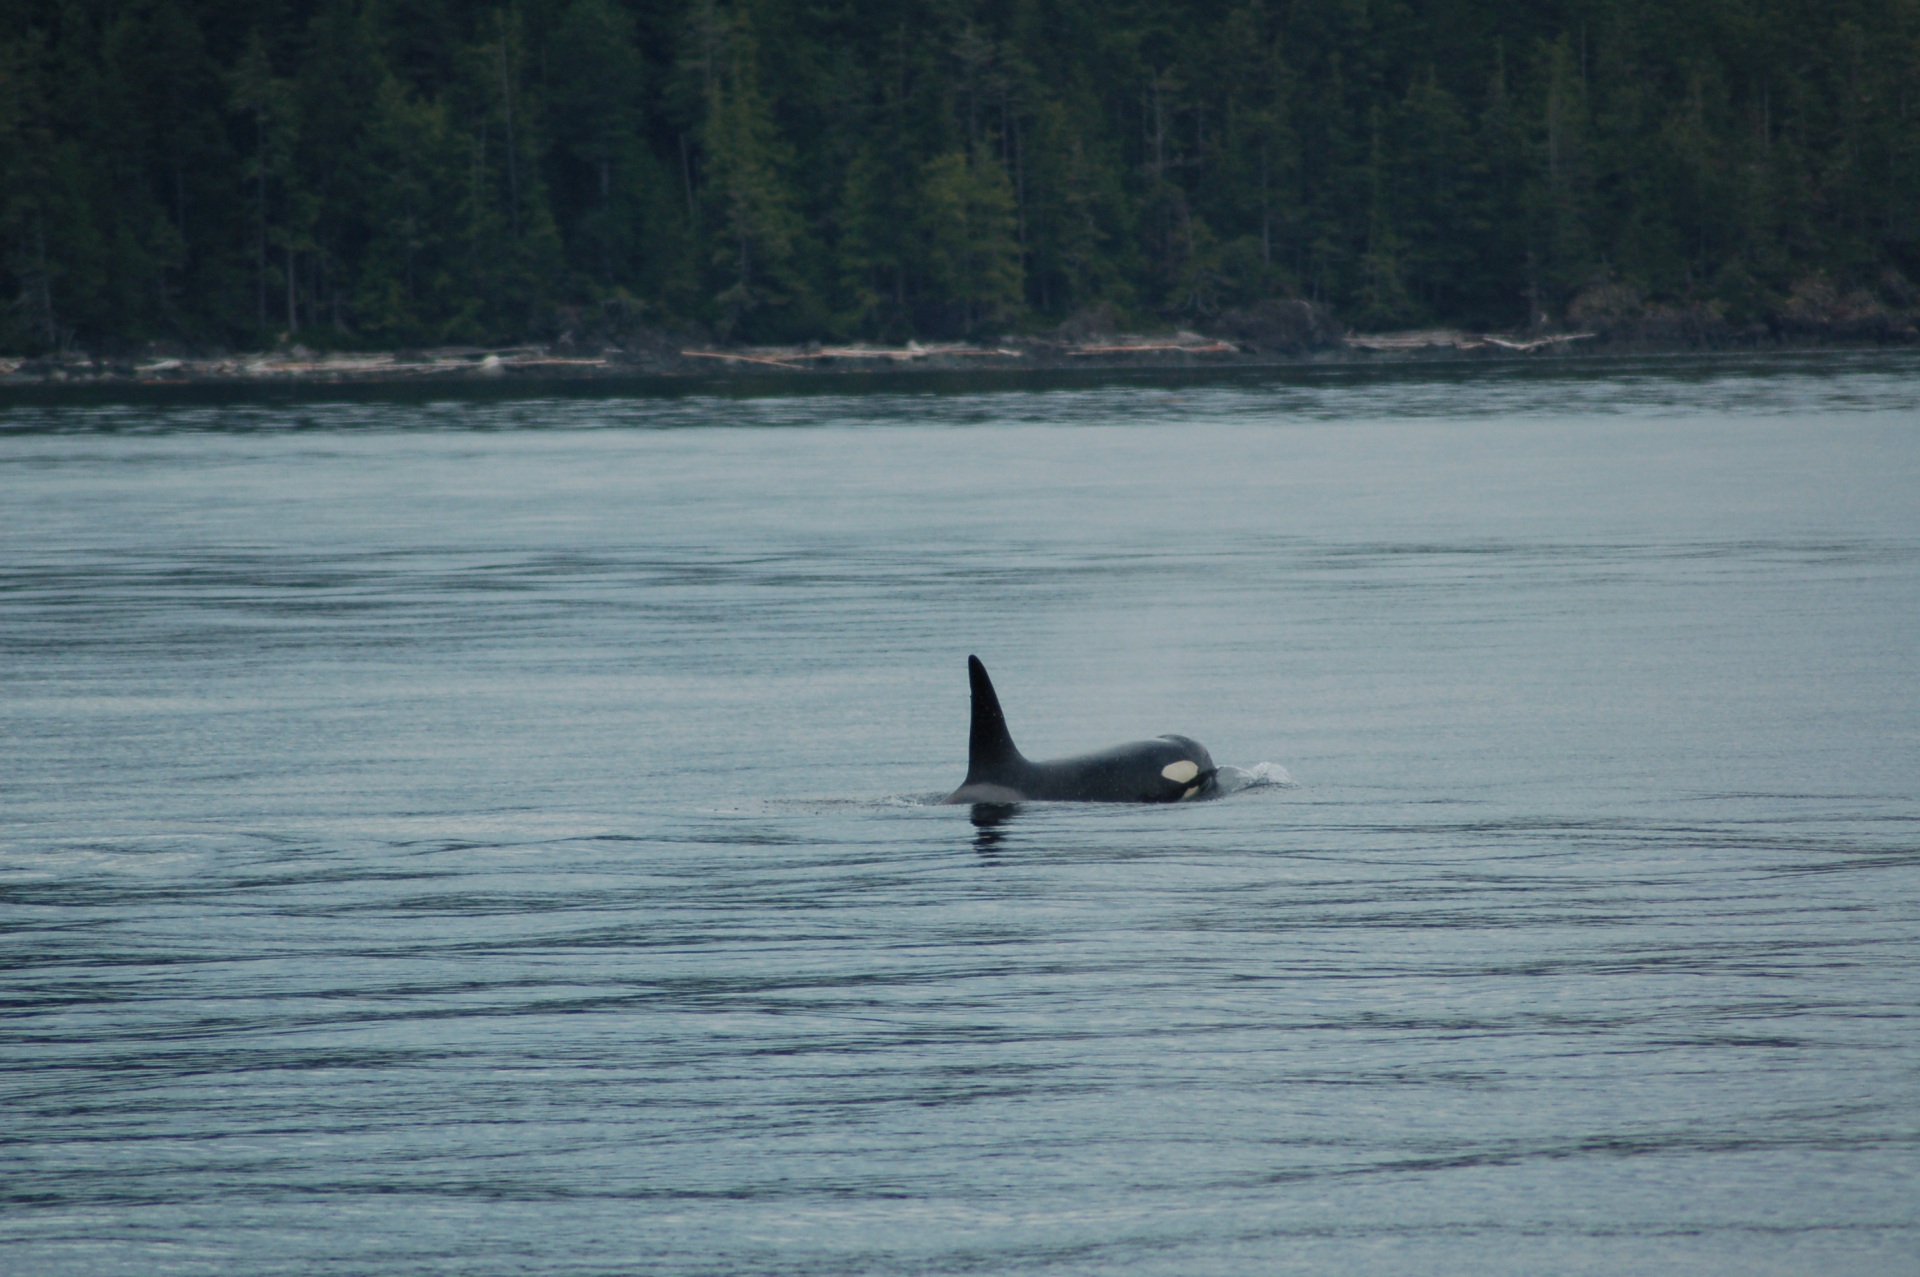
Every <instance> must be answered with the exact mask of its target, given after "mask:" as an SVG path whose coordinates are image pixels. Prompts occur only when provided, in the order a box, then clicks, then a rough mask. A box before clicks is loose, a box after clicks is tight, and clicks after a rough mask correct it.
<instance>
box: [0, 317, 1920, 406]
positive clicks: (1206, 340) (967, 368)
mask: <svg viewBox="0 0 1920 1277" xmlns="http://www.w3.org/2000/svg"><path fill="white" fill-rule="evenodd" d="M1636 336H1637V335H1636ZM1899 351H1920V344H1916V343H1915V342H1913V341H1902V340H1896V341H1885V340H1878V341H1876V340H1871V339H1865V340H1863V339H1861V338H1859V337H1857V336H1851V335H1846V336H1841V335H1835V336H1834V337H1833V338H1831V339H1825V340H1823V339H1821V337H1820V336H1817V335H1815V336H1812V339H1811V340H1807V339H1806V336H1805V335H1803V339H1802V340H1800V341H1788V340H1779V339H1761V340H1751V341H1740V342H1706V343H1694V342H1679V341H1646V340H1636V339H1634V337H1631V336H1629V337H1627V338H1626V339H1624V340H1623V339H1622V336H1621V335H1618V334H1612V333H1608V332H1606V331H1604V330H1600V331H1580V332H1565V333H1545V334H1535V335H1526V334H1502V333H1472V332H1466V331H1462V330H1456V329H1422V330H1415V331H1407V332H1396V333H1364V334H1363V333H1355V334H1349V335H1346V336H1343V337H1338V338H1334V339H1332V340H1329V341H1325V342H1323V343H1320V344H1318V345H1316V346H1314V347H1311V348H1295V349H1291V350H1273V349H1262V348H1261V347H1260V346H1259V345H1258V344H1256V343H1250V342H1244V341H1240V342H1236V341H1233V340H1228V339H1225V338H1222V337H1214V336H1205V335H1202V334H1199V333H1194V332H1189V331H1182V332H1179V333H1176V334H1173V335H1172V336H1165V335H1143V334H1113V335H1104V336H1099V337H1093V338H1088V339H1082V340H1066V339H1057V338H1056V339H1047V338H1032V337H1009V338H1005V339H1003V340H1001V341H999V342H995V343H992V344H976V343H963V342H945V343H927V344H922V343H919V342H908V343H907V344H906V345H904V346H880V345H873V344H867V343H854V344H846V345H838V346H825V345H822V344H821V343H818V342H813V343H808V344H806V345H799V346H732V347H728V346H718V345H714V344H709V343H701V344H693V343H684V344H683V343H680V342H674V341H669V340H666V339H664V338H663V337H662V336H661V335H660V334H647V335H646V339H645V340H642V341H639V342H629V343H628V344H626V345H617V344H611V343H609V344H606V345H601V346H598V347H597V348H594V349H591V350H589V349H583V348H582V347H581V346H580V345H578V344H575V343H565V342H561V343H553V344H549V345H517V346H502V347H474V346H448V347H436V348H432V349H425V350H420V349H414V350H404V349H403V350H392V351H354V352H338V351H336V352H313V351H309V350H307V349H305V348H304V347H301V346H298V345H296V346H293V347H291V348H288V349H283V350H276V351H266V352H252V353H245V354H218V355H206V356H190V355H166V356H164V357H162V356H157V355H149V356H146V357H144V358H137V359H136V358H128V357H118V358H115V357H102V356H93V355H87V354H80V353H75V354H68V355H58V356H44V357H30V358H0V399H4V398H5V397H6V395H7V392H8V391H9V390H23V391H29V392H34V391H49V390H54V391H58V390H86V389H93V390H101V391H113V390H120V389H127V390H146V389H152V390H160V391H164V390H167V389H170V388H178V389H189V388H190V389H200V390H209V391H220V390H236V391H243V390H255V389H275V388H280V389H289V390H300V389H306V388H325V387H336V386H337V387H355V386H357V387H366V388H374V389H377V388H383V387H393V388H398V387H413V386H419V387H427V386H433V387H443V388H447V389H453V388H465V389H473V390H482V389H487V388H493V387H501V388H504V387H506V386H511V385H514V384H522V385H531V384H554V383H580V384H583V385H591V384H594V383H602V382H605V383H613V382H633V381H649V382H653V381H658V382H664V383H668V384H671V383H675V382H681V383H688V384H693V383H701V382H711V381H716V380H718V381H735V380H741V381H745V380H751V381H770V380H777V381H783V382H801V381H819V380H837V379H841V378H847V377H860V376H871V375H874V374H885V375H887V376H888V378H889V379H891V378H892V377H893V376H898V375H906V376H914V375H925V374H955V373H987V374H995V375H1003V374H1011V375H1014V376H1015V377H1018V376H1019V375H1020V374H1024V373H1038V374H1058V373H1068V374H1072V373H1095V374H1099V373H1113V372H1128V373H1156V372H1167V373H1190V372H1205V371H1222V372H1225V371H1243V370H1244V371H1252V370H1259V369H1273V370H1276V371H1281V370H1304V369H1327V370H1332V369H1352V370H1360V369H1364V368H1368V367H1377V368H1389V367H1397V366H1408V365H1419V364H1441V363H1451V364H1502V365H1523V366H1524V365H1536V366H1537V365H1540V364H1543V363H1551V364H1556V365H1566V364H1577V363H1590V362H1600V361H1604V360H1607V359H1624V358H1649V357H1661V356H1694V357H1703V358H1710V357H1714V356H1729V357H1740V356H1746V357H1757V358H1787V357H1793V358H1800V357H1805V356H1810V355H1840V354H1864V353H1874V352H1881V353H1895V352H1899Z"/></svg>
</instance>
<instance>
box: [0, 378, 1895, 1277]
mask: <svg viewBox="0 0 1920 1277" xmlns="http://www.w3.org/2000/svg"><path fill="white" fill-rule="evenodd" d="M0 539H3V540H0V544H4V546H5V549H4V552H0V671H3V678H4V682H3V683H0V689H3V690H0V825H3V826H4V827H3V828H0V1270H4V1271H6V1272H18V1273H23V1274H24V1273H154V1272H189V1273H190V1272H216V1271H217V1272H246V1273H273V1272H312V1271H341V1272H369V1273H515V1272H532V1271H542V1272H568V1273H586V1272H606V1273H627V1272H653V1273H715V1274H718V1273H760V1272H780V1273H820V1274H828V1273H832V1274H849V1273H902V1272H916V1273H974V1272H980V1273H998V1272H1038V1271H1047V1272H1060V1273H1089V1274H1092V1273H1102V1274H1104V1273H1166V1274H1176V1273H1177V1274H1196V1273H1221V1274H1230V1273H1248V1272H1270V1271H1285V1270H1293V1269H1299V1270H1302V1271H1350V1272H1380V1273H1404V1272H1419V1273H1471V1274H1474V1275H1475V1277H1485V1275H1488V1274H1505V1273H1514V1274H1518V1273H1538V1272H1594V1273H1620V1272H1629V1271H1641V1272H1677V1271H1686V1272H1705V1273H1727V1274H1734V1273H1739V1274H1752V1273H1783V1274H1784V1273H1795V1274H1798V1273H1809V1272H1820V1273H1828V1274H1830V1273H1862V1274H1866V1273H1893V1272H1920V1191H1916V1185H1920V1006H1916V997H1917V995H1920V695H1917V694H1916V693H1917V692H1920V675H1917V674H1916V671H1920V365H1917V364H1915V363H1914V362H1913V361H1911V360H1910V359H1894V358H1881V357H1853V358H1836V359H1830V360H1822V361H1809V362H1804V363H1794V364H1779V363H1775V364H1760V363H1754V364H1742V363H1737V362H1717V363H1699V364H1695V363H1684V362H1669V363H1646V364H1621V365H1617V366H1606V365H1599V366H1588V367H1585V368H1580V369H1573V370H1569V371H1565V372H1560V373H1555V374H1548V375H1542V374H1538V373H1528V374H1524V375H1520V374H1512V373H1504V372H1501V371H1499V370H1495V369H1482V370H1479V371H1473V372H1467V373H1459V374H1448V373H1446V372H1444V371H1441V370H1426V371H1418V370H1416V371H1411V372H1399V373H1383V374H1379V375H1352V374H1342V375H1340V376H1327V377H1321V378H1318V379H1316V378H1315V377H1313V376H1306V375H1301V376H1295V377H1293V378H1291V379H1272V380H1262V379H1257V378H1240V379H1234V380H1224V381H1221V382H1219V383H1217V384H1204V383H1199V384H1194V383H1188V384H1171V383H1170V384H1167V385H1163V386H1157V387H1156V386H1153V385H1143V384H1138V383H1132V384H1116V385H1105V386H1102V385H1083V386H1080V387H1078V388H1058V389H1045V390H1021V389H1017V388H1006V387H1000V388H993V389H987V390H980V391H976V392H974V393H962V392H956V391H951V390H949V391H947V392H943V393H938V394H934V393H920V392H917V391H915V390H913V389H911V388H900V389H895V390H890V391H886V392H882V393H868V394H832V393H819V392H818V390H817V388H816V389H814V390H813V391H811V392H810V393H807V394H805V395H790V396H787V397H777V396H771V395H769V396H763V397H741V396H738V395H731V396H726V397H721V396H718V395H691V396H681V397H678V398H672V399H665V398H659V399H639V398H628V399H621V398H604V399H593V398H570V399H565V400H561V399H553V400H534V399H522V400H513V399H499V400H492V401H486V402H434V401H418V402H378V401H370V402H355V403H316V404H306V405H299V404H277V405H275V404H255V405H246V404H236V405H228V406H219V405H204V404H203V405H182V406H175V407H164V406H151V405H150V406H117V407H116V406H111V405H100V406H68V407H60V406H45V405H42V406H30V407H16V408H14V409H11V410H4V409H0ZM970 651H971V652H978V653H979V654H980V655H981V656H982V657H983V658H984V659H985V660H986V662H987V664H988V665H989V667H990V668H991V669H992V670H993V672H994V674H995V677H996V679H997V681H998V682H999V685H1000V692H1001V696H1002V699H1003V701H1004V702H1005V704H1006V707H1007V711H1008V716H1009V719H1010V722H1011V724H1012V727H1013V730H1014V733H1015V736H1016V739H1018V740H1019V741H1020V742H1021V744H1022V745H1023V746H1024V747H1026V748H1027V749H1028V751H1029V752H1030V753H1034V754H1053V753H1061V752H1068V751H1072V750H1075V749H1079V748H1090V747H1093V746H1098V745H1103V744H1107V743H1111V742H1113V741H1115V740H1121V739H1127V738H1130V737H1135V736H1141V735H1151V734H1154V733H1157V732H1161V731H1179V732H1186V733H1190V734H1192V735H1194V736H1196V737H1198V738H1199V739H1201V740H1202V741H1204V742H1205V743H1206V744H1207V745H1208V746H1209V747H1210V748H1211V750H1212V752H1213V755H1214V757H1215V758H1216V759H1217V760H1219V761H1221V762H1223V763H1228V764H1234V765H1237V766H1239V767H1241V768H1244V769H1248V770H1256V769H1258V770H1257V774H1258V775H1260V776H1262V777H1264V778H1266V779H1267V780H1268V781H1269V782H1277V781H1279V780H1281V779H1282V778H1284V777H1285V776H1287V775H1288V774H1290V775H1291V778H1292V782H1293V783H1291V784H1285V783H1266V784H1259V785H1254V786H1251V787H1249V788H1247V789H1244V790H1242V791H1241V792H1239V793H1235V794H1233V795H1231V796H1228V797H1225V798H1222V799H1220V800H1218V801H1213V802H1203V803H1194V804H1188V805H1184V806H1180V807H1175V808H1155V809H1136V808H1094V807H1074V806H1049V805H1036V806H1029V807H1026V808H1024V809H1022V810H1020V811H1019V812H1018V813H1017V814H1015V815H1014V816H1013V818H1012V819H1010V820H1008V821H1007V822H1005V823H1004V824H1000V825H997V826H992V827H983V828H977V827H976V826H975V825H974V824H972V823H971V822H970V821H969V819H968V813H967V812H966V811H965V810H964V809H955V808H946V807H940V806H934V805H929V803H928V800H929V799H931V798H934V797H937V796H938V795H939V794H941V793H943V792H944V791H945V790H947V789H949V788H951V787H952V786H953V785H954V784H956V783H957V782H958V781H959V779H960V776H961V773H962V772H963V771H964V767H965V745H966V714H967V700H966V686H967V685H966V671H965V667H964V660H965V657H966V655H967V653H968V652H970ZM1261 764H1265V765H1266V766H1265V767H1263V768H1261V767H1259V766H1258V765H1261Z"/></svg>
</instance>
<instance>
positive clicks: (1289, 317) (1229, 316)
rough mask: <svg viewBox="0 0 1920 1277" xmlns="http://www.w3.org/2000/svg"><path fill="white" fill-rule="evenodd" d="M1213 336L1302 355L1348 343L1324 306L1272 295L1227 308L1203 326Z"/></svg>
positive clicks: (1268, 350) (1254, 348)
mask: <svg viewBox="0 0 1920 1277" xmlns="http://www.w3.org/2000/svg"><path fill="white" fill-rule="evenodd" d="M1201 331H1203V332H1205V333H1206V334H1207V335H1208V336H1210V337H1221V338H1225V339H1226V340H1228V341H1231V342H1234V343H1236V344H1238V345H1239V346H1240V347H1241V348H1242V349H1245V350H1248V351H1252V352H1256V353H1259V354H1270V355H1298V354H1304V353H1306V352H1307V351H1311V350H1332V349H1337V348H1338V347H1340V346H1342V345H1344V344H1345V343H1346V332H1345V329H1344V328H1342V327H1341V324H1340V321H1339V320H1337V319H1335V318H1334V317H1333V316H1332V314H1330V313H1329V312H1328V311H1327V309H1326V308H1325V307H1324V306H1321V305H1318V304H1317V303H1315V302H1310V301H1304V300H1301V299H1299V298H1290V299H1287V300H1284V301H1283V300H1279V299H1276V298H1269V299H1267V300H1265V301H1258V302H1255V303H1253V305H1251V306H1235V307H1233V308H1231V309H1229V310H1223V311H1221V312H1220V313H1219V314H1217V315H1215V316H1214V317H1213V318H1212V319H1211V320H1209V321H1208V322H1207V323H1205V324H1203V325H1202V326H1201Z"/></svg>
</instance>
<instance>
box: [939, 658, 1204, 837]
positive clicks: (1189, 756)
mask: <svg viewBox="0 0 1920 1277" xmlns="http://www.w3.org/2000/svg"><path fill="white" fill-rule="evenodd" d="M967 675H968V677H969V679H970V680H971V681H972V683H973V728H972V731H971V733H970V734H969V735H968V737H967V778H966V780H965V781H963V782H962V783H961V785H960V788H958V789H956V790H954V791H953V792H952V793H951V794H948V795H947V797H946V800H945V801H947V802H949V803H987V804H995V805H1003V804H1007V803H1017V802H1028V801H1033V802H1066V803H1177V802H1179V801H1181V800H1182V799H1186V798H1198V797H1200V796H1201V795H1203V794H1207V793H1210V792H1212V790H1213V788H1214V779H1215V777H1216V776H1217V775H1218V773H1219V769H1218V768H1217V767H1215V766H1214V765H1213V757H1212V756H1211V755H1210V754H1208V753H1207V747H1206V746H1205V745H1202V744H1201V743H1200V742H1199V741H1196V740H1193V739H1191V738H1190V737H1186V736H1160V737H1156V738H1155V739H1153V740H1142V741H1133V742H1131V743H1130V744H1126V745H1115V746H1114V747H1113V748H1111V749H1103V750H1100V751H1099V752H1097V753H1093V754H1077V755H1075V756H1074V757H1072V758H1053V759H1048V760H1045V761H1043V762H1032V761H1029V760H1028V759H1027V758H1025V757H1023V756H1022V755H1021V753H1020V751H1019V750H1018V749H1016V748H1015V747H1014V744H1013V736H1012V735H1011V734H1010V733H1009V732H1008V731H1007V719H1006V715H1004V714H1002V713H1001V712H1000V698H999V696H997V695H996V694H995V693H994V690H993V681H992V680H991V679H989V678H988V677H987V667H986V666H984V665H982V664H981V663H980V658H979V657H977V656H969V657H968V658H967Z"/></svg>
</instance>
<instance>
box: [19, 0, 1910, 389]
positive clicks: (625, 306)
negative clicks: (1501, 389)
mask: <svg viewBox="0 0 1920 1277" xmlns="http://www.w3.org/2000/svg"><path fill="white" fill-rule="evenodd" d="M1908 277H1920V0H1217V2H1212V0H1187V2H1185V3H1177V2H1176V0H1114V2H1111V3H1095V2H1093V0H907V2H905V3H895V4H875V3H872V2H871V0H815V2H809V3H777V2H775V0H518V2H517V3H515V4H509V5H506V6H503V7H502V6H494V7H487V6H481V5H463V4H455V3H451V2H450V0H7V2H6V3H5V4H4V5H3V6H0V300H4V302H5V303H6V306H5V309H4V311H0V348H4V349H10V350H14V351H24V350H40V349H49V348H55V347H64V346H69V345H73V344H79V345H82V346H96V347H97V346H101V345H111V344H113V343H116V342H120V343H124V342H132V341H140V340H148V339H156V338H165V339H173V340H184V341H192V342H203V343H205V342H213V343H223V344H243V345H245V344H259V343H262V342H271V341H274V340H280V339H284V338H285V337H286V336H290V335H293V334H298V336H299V340H303V341H309V342H317V343H320V344H338V345H371V344H385V345H396V344H411V343H429V342H447V341H461V342H474V341H501V340H514V339H520V338H532V337H550V336H554V335H557V334H559V333H561V332H564V331H567V330H574V331H578V332H582V333H587V332H594V331H613V330H618V329H620V328H622V327H628V326H632V325H637V324H664V325H672V324H687V323H694V322H698V323H702V324H705V325H707V326H708V327H709V328H710V329H711V330H712V331H713V332H715V333H716V334H718V335H720V336H722V337H729V338H732V339H736V340H746V339H755V340H763V339H764V340H792V339H801V338H809V337H831V336H842V335H861V336H872V337H886V338H896V339H897V338H902V337H906V336H909V335H923V336H932V335H951V334H959V333H971V332H985V333H995V332H1000V331H1005V330H1008V329H1012V328H1017V327H1020V326H1023V325H1025V326H1033V325H1036V324H1041V323H1050V322H1057V321H1058V320H1059V319H1060V318H1062V317H1064V316H1067V315H1070V314H1072V313H1074V312H1075V311H1077V310H1081V309H1083V308H1087V307H1090V306H1096V305H1105V306H1107V307H1110V308H1111V309H1112V310H1114V311H1115V312H1116V313H1118V314H1120V315H1121V316H1123V317H1129V318H1133V319H1136V320H1146V321H1161V322H1165V321H1175V322H1190V321H1193V320H1196V319H1204V318H1205V317H1206V316H1207V315H1208V314H1210V313H1212V312H1214V311H1217V310H1218V309H1220V308H1222V307H1227V306H1232V305H1236V304H1242V303H1245V302H1249V301H1252V300H1255V299H1258V298H1261V297H1267V296H1302V297H1311V298H1315V299H1318V300H1321V301H1323V302H1325V303H1326V304H1327V305H1329V306H1330V307H1332V308H1333V310H1334V311H1335V312H1336V313H1338V314H1339V315H1340V316H1341V317H1342V318H1344V319H1345V320H1346V321H1348V322H1349V323H1353V324H1356V325H1358V326H1361V327H1382V326H1390V325H1401V324H1411V323H1421V322H1430V321H1436V320H1438V321H1451V322H1457V323H1464V324H1480V325H1505V326H1513V325H1520V324H1526V323H1529V322H1533V321H1535V320H1536V319H1537V317H1539V316H1541V315H1545V316H1548V317H1551V318H1559V317H1560V316H1562V315H1563V314H1564V313H1565V312H1566V310H1567V308H1568V307H1569V305H1571V304H1572V303H1574V301H1575V299H1576V298H1579V297H1581V296H1582V295H1583V294H1584V295H1585V296H1586V297H1588V298H1589V299H1590V298H1592V297H1595V296H1602V297H1611V298H1615V299H1618V298H1621V297H1627V298H1630V299H1647V300H1650V301H1655V302H1659V301H1666V302H1669V303H1672V304H1675V305H1691V306H1695V307H1700V306H1711V307H1712V308H1713V310H1714V312H1715V313H1716V314H1720V315H1725V316H1730V317H1732V318H1733V319H1734V320H1741V319H1742V317H1751V316H1755V315H1759V314H1762V313H1766V312H1767V311H1768V308H1770V307H1771V308H1778V307H1779V306H1780V305H1781V304H1782V301H1783V299H1784V298H1785V297H1786V296H1787V295H1788V294H1789V293H1790V292H1791V291H1792V290H1793V289H1794V288H1795V287H1796V286H1797V285H1799V286H1804V285H1805V283H1806V281H1808V280H1821V281H1825V284H1824V285H1823V286H1827V287H1831V288H1838V289H1842V290H1844V289H1854V288H1864V289H1868V290H1878V291H1879V292H1880V295H1882V296H1890V295H1894V294H1901V293H1902V292H1903V290H1904V289H1905V288H1906V287H1907V285H1906V282H1905V281H1906V279H1907V278H1908ZM1892 299H1893V300H1895V301H1898V302H1901V303H1903V304H1904V303H1905V302H1907V301H1908V300H1909V299H1907V298H1905V297H1904V296H1893V297H1892Z"/></svg>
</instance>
